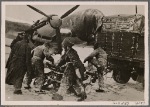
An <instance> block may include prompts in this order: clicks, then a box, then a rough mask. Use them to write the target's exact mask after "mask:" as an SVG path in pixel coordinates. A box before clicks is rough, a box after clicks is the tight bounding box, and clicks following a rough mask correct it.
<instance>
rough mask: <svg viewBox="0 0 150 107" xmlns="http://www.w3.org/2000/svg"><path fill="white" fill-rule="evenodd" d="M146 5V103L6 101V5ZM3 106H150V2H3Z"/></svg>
mask: <svg viewBox="0 0 150 107" xmlns="http://www.w3.org/2000/svg"><path fill="white" fill-rule="evenodd" d="M26 4H29V5H74V4H79V5H144V6H145V74H146V75H145V89H144V99H145V101H88V102H86V101H84V102H77V101H6V100H5V7H6V5H26ZM1 12H2V13H1V104H2V105H122V106H123V105H148V104H149V78H148V77H149V53H148V52H149V51H148V2H138V1H136V2H134V1H131V2H103V1H94V2H93V1H91V2H66V1H64V2H58V1H56V2H50V1H49V2H43V1H42V2H31V1H28V2H18V1H16V2H14V1H12V2H1Z"/></svg>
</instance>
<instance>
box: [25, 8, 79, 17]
mask: <svg viewBox="0 0 150 107" xmlns="http://www.w3.org/2000/svg"><path fill="white" fill-rule="evenodd" d="M27 6H28V7H30V8H31V9H33V10H34V11H36V12H38V13H40V14H42V15H44V16H45V17H47V18H50V19H51V17H50V16H48V15H47V14H45V13H44V12H42V11H41V10H39V9H37V8H35V7H33V6H31V5H27ZM78 7H79V5H76V6H74V7H73V8H71V9H70V10H68V11H67V12H66V13H64V14H63V15H62V16H61V17H60V18H61V19H63V18H65V17H67V16H68V15H69V14H71V13H72V12H73V11H74V10H76V9H77V8H78Z"/></svg>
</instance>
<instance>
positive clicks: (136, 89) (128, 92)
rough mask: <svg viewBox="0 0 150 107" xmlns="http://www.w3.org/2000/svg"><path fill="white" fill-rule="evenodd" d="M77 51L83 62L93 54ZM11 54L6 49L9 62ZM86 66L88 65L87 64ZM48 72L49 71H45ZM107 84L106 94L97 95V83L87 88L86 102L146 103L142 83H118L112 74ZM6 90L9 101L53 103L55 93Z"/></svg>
mask: <svg viewBox="0 0 150 107" xmlns="http://www.w3.org/2000/svg"><path fill="white" fill-rule="evenodd" d="M73 48H74V49H75V50H77V52H78V54H79V56H80V58H81V60H82V61H83V59H84V58H85V57H86V56H87V55H88V54H89V53H90V52H92V48H89V47H84V48H83V47H73ZM9 53H10V49H9V47H6V51H5V54H6V57H5V61H7V58H8V55H9ZM54 58H55V62H56V61H57V60H58V59H59V58H60V56H59V55H57V56H54ZM85 65H86V64H85ZM45 70H47V69H45ZM104 82H105V93H96V92H95V89H96V88H97V87H98V86H97V82H96V83H94V84H92V85H91V86H90V85H89V86H88V87H87V88H86V91H87V99H86V100H85V101H144V89H143V87H142V85H141V84H140V83H137V82H135V81H133V80H132V79H130V81H129V82H128V83H126V84H119V83H116V82H115V81H114V80H113V78H112V72H111V73H108V74H107V75H105V77H104ZM5 88H6V93H5V94H6V100H8V101H51V100H52V99H51V97H52V94H53V93H55V90H54V89H53V88H50V89H49V90H46V94H36V93H35V92H34V91H33V89H32V88H31V89H30V90H25V89H24V88H22V91H23V95H14V94H13V91H14V88H13V86H9V85H5ZM77 99H78V98H77V97H76V96H74V95H73V94H69V95H66V96H64V101H76V100H77Z"/></svg>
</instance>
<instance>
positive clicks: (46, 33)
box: [37, 15, 62, 38]
mask: <svg viewBox="0 0 150 107" xmlns="http://www.w3.org/2000/svg"><path fill="white" fill-rule="evenodd" d="M39 23H45V25H43V26H42V24H41V27H39V28H38V29H37V32H38V34H39V35H40V36H41V37H43V38H51V37H53V36H54V35H55V34H56V30H55V29H56V28H59V27H60V26H61V25H62V20H61V19H60V18H59V17H58V16H57V15H53V16H51V19H49V20H47V18H43V19H41V20H40V22H39Z"/></svg>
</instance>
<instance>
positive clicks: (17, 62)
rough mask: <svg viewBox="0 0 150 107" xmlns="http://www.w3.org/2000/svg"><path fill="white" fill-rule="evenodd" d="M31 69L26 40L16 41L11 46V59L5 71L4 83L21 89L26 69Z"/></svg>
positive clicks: (29, 52) (29, 49)
mask: <svg viewBox="0 0 150 107" xmlns="http://www.w3.org/2000/svg"><path fill="white" fill-rule="evenodd" d="M27 70H28V71H30V70H31V48H30V47H29V45H28V43H27V41H26V40H22V41H19V42H17V43H16V44H15V45H14V47H13V48H12V53H11V60H10V62H9V66H8V69H7V73H6V84H9V85H14V87H15V89H21V87H22V81H23V78H24V75H25V73H26V71H27Z"/></svg>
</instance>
